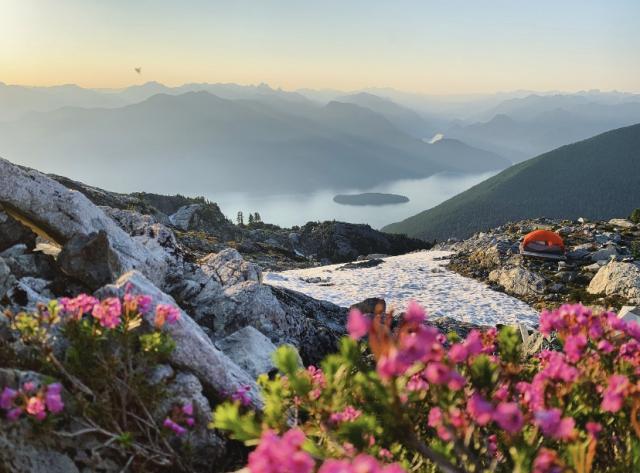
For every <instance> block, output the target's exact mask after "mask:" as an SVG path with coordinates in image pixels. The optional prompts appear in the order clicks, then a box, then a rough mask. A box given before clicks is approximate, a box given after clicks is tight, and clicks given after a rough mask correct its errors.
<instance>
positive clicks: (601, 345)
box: [598, 340, 614, 353]
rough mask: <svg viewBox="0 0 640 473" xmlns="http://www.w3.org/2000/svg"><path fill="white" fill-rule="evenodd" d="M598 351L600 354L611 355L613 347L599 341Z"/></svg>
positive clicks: (606, 342) (606, 341)
mask: <svg viewBox="0 0 640 473" xmlns="http://www.w3.org/2000/svg"><path fill="white" fill-rule="evenodd" d="M598 350H600V351H601V352H602V353H611V352H612V351H613V350H614V347H613V345H612V344H611V342H609V341H608V340H600V341H599V342H598Z"/></svg>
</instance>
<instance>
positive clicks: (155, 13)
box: [0, 0, 640, 94]
mask: <svg viewBox="0 0 640 473" xmlns="http://www.w3.org/2000/svg"><path fill="white" fill-rule="evenodd" d="M638 25H640V1H638V0H606V1H605V0H602V1H600V0H598V1H595V0H535V1H533V0H532V1H522V0H467V1H462V0H441V1H431V0H362V1H361V0H351V1H349V0H322V1H316V0H313V1H312V0H251V1H250V0H226V1H217V0H192V1H189V0H181V1H177V0H176V1H167V0H104V1H97V0H55V1H54V0H0V81H1V82H5V83H8V84H24V85H56V84H65V83H76V84H78V85H81V86H84V87H94V88H101V87H124V86H127V85H131V84H136V83H143V82H147V81H158V82H162V83H164V84H167V85H180V84H183V83H188V82H236V83H240V84H257V83H261V82H266V83H268V84H270V85H271V86H273V87H282V88H284V89H288V90H291V89H297V88H302V87H309V88H316V89H320V88H333V89H340V90H355V89H360V88H365V87H393V88H396V89H400V90H406V91H413V92H421V93H431V94H458V93H476V92H480V93H487V92H496V91H506V90H516V89H527V90H561V91H575V90H585V89H596V88H597V89H602V90H612V89H616V90H622V91H629V92H640V53H639V51H640V28H639V27H638ZM134 67H142V73H141V74H137V73H136V72H135V71H134Z"/></svg>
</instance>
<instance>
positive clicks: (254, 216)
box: [253, 212, 262, 223]
mask: <svg viewBox="0 0 640 473" xmlns="http://www.w3.org/2000/svg"><path fill="white" fill-rule="evenodd" d="M253 221H254V222H256V223H258V222H262V218H261V217H260V214H259V213H258V212H256V213H254V214H253Z"/></svg>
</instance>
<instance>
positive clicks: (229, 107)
mask: <svg viewBox="0 0 640 473" xmlns="http://www.w3.org/2000/svg"><path fill="white" fill-rule="evenodd" d="M162 87H164V86H161V85H160V84H146V85H145V86H143V88H145V89H147V91H146V92H145V93H153V92H157V91H158V90H163V89H162ZM184 87H188V86H184ZM211 87H215V88H218V89H225V90H226V91H227V94H228V95H230V96H231V95H233V96H235V97H236V98H233V99H227V98H222V97H220V96H218V95H213V94H211V93H210V92H207V91H200V92H186V93H182V94H165V93H160V94H156V95H152V96H151V97H150V98H147V99H146V100H144V101H142V102H139V103H134V104H132V105H126V106H124V107H117V108H78V107H64V108H59V109H56V110H53V111H46V112H29V113H27V114H26V115H24V116H23V117H22V118H19V119H16V120H12V121H9V122H4V123H0V154H1V155H4V156H5V157H7V158H10V159H12V160H14V161H17V162H21V163H23V164H27V165H29V166H35V167H38V168H41V169H44V170H46V171H48V172H54V173H58V174H65V175H70V176H72V177H74V178H77V179H83V180H85V181H89V182H91V183H92V184H95V185H100V186H103V187H110V188H113V189H116V190H120V191H126V190H130V189H136V188H140V187H141V186H142V187H143V188H145V190H148V191H157V192H160V191H162V190H163V189H165V190H166V189H168V188H170V189H172V191H179V192H183V193H188V194H194V193H198V194H201V193H207V194H211V193H214V192H216V191H220V192H222V191H238V190H241V191H242V190H245V189H250V190H252V191H263V192H269V193H274V192H276V193H277V192H292V191H309V190H313V189H320V188H335V189H346V188H353V187H359V188H367V187H372V186H375V185H376V184H379V183H381V182H386V181H392V180H395V179H407V178H417V177H426V176H429V175H431V174H434V173H438V172H442V171H455V172H477V171H487V170H497V169H503V168H505V167H507V166H509V165H510V162H509V161H508V160H506V159H505V158H502V157H500V156H498V155H496V154H494V153H491V152H487V151H484V150H479V149H475V148H473V147H470V146H467V145H464V144H463V143H459V142H453V141H447V140H442V142H438V143H436V144H433V145H430V144H428V143H426V142H424V141H423V140H420V139H417V138H415V137H413V136H410V135H409V134H407V133H406V132H404V131H402V130H400V129H398V128H397V127H396V126H394V124H393V123H392V121H390V120H394V119H397V117H398V114H396V115H393V113H392V112H394V111H397V110H398V108H395V109H394V107H393V104H392V105H387V108H386V109H385V108H383V107H377V108H378V110H379V111H380V112H381V113H376V111H374V110H372V109H371V108H365V107H363V106H360V105H356V104H354V103H345V102H338V101H333V102H330V103H328V104H326V105H319V104H317V103H314V102H311V101H309V100H307V99H305V98H304V97H302V96H300V95H299V94H297V93H288V92H280V91H274V90H273V89H270V88H268V87H266V86H265V87H262V86H259V87H256V88H253V89H250V90H248V89H242V88H240V89H238V87H237V86H236V87H234V86H222V85H221V86H211ZM240 92H242V93H240ZM102 93H103V94H107V95H108V94H113V93H115V92H102ZM122 94H128V95H127V97H128V100H132V99H133V96H135V97H137V98H140V97H142V96H144V93H141V89H136V88H129V89H126V90H125V91H124V92H121V93H119V94H118V96H120V97H122ZM242 94H245V95H247V96H248V97H251V98H238V97H239V96H242ZM265 97H266V98H265ZM387 116H390V118H387ZM141 180H143V183H142V184H141ZM177 186H179V187H178V188H176V187H177Z"/></svg>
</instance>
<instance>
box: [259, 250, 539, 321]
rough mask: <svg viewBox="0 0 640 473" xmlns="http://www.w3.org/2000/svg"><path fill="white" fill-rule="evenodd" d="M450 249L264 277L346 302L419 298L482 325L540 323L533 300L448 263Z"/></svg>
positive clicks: (402, 303) (434, 310) (395, 304)
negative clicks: (355, 266) (492, 286)
mask: <svg viewBox="0 0 640 473" xmlns="http://www.w3.org/2000/svg"><path fill="white" fill-rule="evenodd" d="M450 255H451V252H448V251H421V252H416V253H409V254H406V255H402V256H391V257H388V258H384V263H383V264H380V265H378V266H376V267H373V268H360V269H344V270H338V268H339V267H340V266H342V265H341V264H336V265H331V266H321V267H317V268H308V269H295V270H291V271H284V272H281V273H272V272H268V273H265V275H264V282H265V283H267V284H271V285H273V286H279V287H284V288H287V289H293V290H295V291H298V292H302V293H304V294H307V295H309V296H311V297H313V298H315V299H320V300H326V301H330V302H333V303H334V304H337V305H339V306H342V307H349V306H350V305H352V304H355V303H357V302H361V301H363V300H364V299H366V298H368V297H381V298H383V299H384V300H385V301H386V302H387V307H388V308H390V309H391V308H393V309H395V310H404V308H405V307H406V306H407V303H408V302H409V301H410V300H415V301H417V302H419V303H420V304H422V305H423V306H424V307H425V308H426V309H427V311H428V313H429V315H430V316H432V317H441V316H449V317H453V318H455V319H458V320H462V321H465V322H471V323H476V324H482V325H495V324H498V323H500V324H514V323H517V322H520V323H525V324H527V325H537V323H538V313H537V312H536V311H535V310H534V309H533V308H531V307H530V306H529V305H527V304H525V303H524V302H522V301H520V300H518V299H515V298H513V297H511V296H508V295H506V294H503V293H501V292H496V291H494V290H492V289H489V287H487V286H486V285H485V284H483V283H481V282H478V281H475V280H473V279H469V278H466V277H464V276H461V275H459V274H457V273H454V272H452V271H449V270H448V269H446V268H445V267H444V266H445V265H446V263H447V257H448V256H450ZM309 281H322V283H316V282H309Z"/></svg>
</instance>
